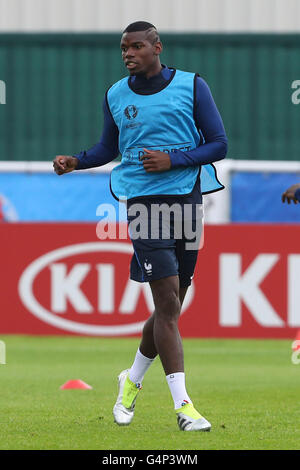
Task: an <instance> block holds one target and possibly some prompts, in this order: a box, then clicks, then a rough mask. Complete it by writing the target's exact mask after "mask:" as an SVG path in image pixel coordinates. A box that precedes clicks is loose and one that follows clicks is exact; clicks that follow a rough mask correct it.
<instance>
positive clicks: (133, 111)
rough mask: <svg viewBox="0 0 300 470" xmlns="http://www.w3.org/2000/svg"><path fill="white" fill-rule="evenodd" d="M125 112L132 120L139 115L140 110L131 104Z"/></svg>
mask: <svg viewBox="0 0 300 470" xmlns="http://www.w3.org/2000/svg"><path fill="white" fill-rule="evenodd" d="M124 114H125V116H126V117H127V119H129V121H130V120H131V119H134V118H136V117H137V114H138V110H137V108H136V107H135V106H134V105H133V104H130V105H129V106H127V108H125V110H124Z"/></svg>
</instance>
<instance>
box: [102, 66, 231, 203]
mask: <svg viewBox="0 0 300 470" xmlns="http://www.w3.org/2000/svg"><path fill="white" fill-rule="evenodd" d="M194 79H195V74H193V73H190V72H183V71H181V70H176V71H175V72H174V76H173V79H172V80H171V81H170V83H169V84H168V85H167V86H166V87H165V88H164V89H162V90H161V91H159V92H158V93H154V94H151V95H140V94H137V93H135V92H134V91H132V90H131V88H130V87H129V84H128V77H126V78H124V79H122V80H120V81H118V82H117V83H115V84H114V85H113V86H112V87H111V88H110V89H109V90H108V92H107V101H108V105H109V108H110V111H111V113H112V116H113V119H114V121H115V123H116V125H117V127H118V129H119V150H120V153H121V155H122V160H121V163H120V165H118V166H117V167H116V168H114V169H113V171H112V173H111V190H112V193H113V195H114V196H115V197H116V198H117V199H124V198H126V199H131V198H133V197H141V196H150V195H184V194H190V193H191V192H192V190H193V187H194V185H195V182H196V179H197V174H198V171H199V167H198V166H196V167H195V166H194V167H183V168H174V169H172V168H171V169H170V170H168V171H163V172H155V173H147V172H146V171H145V170H144V167H143V162H142V161H141V160H140V158H141V156H142V155H144V153H145V152H144V150H143V149H144V148H147V149H150V150H160V151H162V152H167V153H170V152H172V151H174V150H175V149H177V150H182V151H188V150H192V149H194V148H196V147H197V146H198V145H199V144H200V140H201V138H200V135H199V132H198V130H197V128H196V125H195V121H194V116H193V111H194ZM222 188H223V186H222V185H221V184H220V183H219V181H218V180H217V177H216V171H215V168H214V166H213V165H202V167H201V191H202V193H206V192H213V191H216V190H218V189H222Z"/></svg>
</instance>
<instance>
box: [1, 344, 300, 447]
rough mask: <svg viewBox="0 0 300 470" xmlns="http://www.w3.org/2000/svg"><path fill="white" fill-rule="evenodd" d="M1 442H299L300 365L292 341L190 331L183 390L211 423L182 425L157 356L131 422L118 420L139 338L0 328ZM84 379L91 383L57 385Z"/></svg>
mask: <svg viewBox="0 0 300 470" xmlns="http://www.w3.org/2000/svg"><path fill="white" fill-rule="evenodd" d="M0 339H1V340H3V341H5V343H6V361H7V364H6V365H0V383H1V387H0V400H1V413H0V449H61V450H62V449H87V450H88V449H102V450H103V449H105V450H133V449H145V450H175V449H178V450H199V449H299V442H300V427H299V422H300V407H299V385H300V365H293V364H292V362H291V353H292V350H291V343H292V342H291V341H287V340H210V339H185V340H184V341H183V342H184V350H185V369H186V381H187V390H188V393H189V394H190V396H191V398H192V400H193V402H194V404H195V406H196V407H197V408H198V410H199V411H200V412H201V413H202V414H203V415H204V416H205V417H206V418H207V419H208V420H209V421H210V422H211V423H212V426H213V427H212V430H211V432H210V433H199V432H198V433H195V432H194V433H192V432H191V433H189V432H182V431H179V429H178V427H177V423H176V418H175V414H174V411H173V401H172V399H171V395H170V392H169V389H168V387H167V383H166V380H165V377H164V374H163V370H162V367H161V364H160V361H159V359H156V361H155V363H154V364H153V365H152V367H151V369H150V370H149V371H148V373H147V375H146V377H145V379H144V383H143V390H142V391H141V393H140V396H139V397H138V400H137V405H136V414H135V417H134V420H133V422H132V423H131V425H130V426H128V427H118V426H117V425H116V424H115V423H114V422H113V416H112V408H113V405H114V402H115V399H116V395H117V380H116V377H117V375H118V373H119V372H120V371H121V370H122V369H125V368H127V367H129V366H130V365H131V363H132V360H133V358H134V355H135V351H136V349H137V347H138V344H139V340H138V339H136V338H130V339H128V338H126V339H125V338H121V339H115V338H114V339H108V338H86V337H81V338H80V337H30V336H1V338H0ZM70 379H82V380H84V381H85V382H87V383H88V384H90V385H91V386H92V387H93V390H60V388H59V387H60V385H62V384H63V383H64V382H66V381H67V380H70Z"/></svg>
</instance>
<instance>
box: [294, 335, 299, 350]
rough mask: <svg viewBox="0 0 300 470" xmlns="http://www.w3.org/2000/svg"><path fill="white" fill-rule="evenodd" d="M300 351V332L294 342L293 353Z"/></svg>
mask: <svg viewBox="0 0 300 470" xmlns="http://www.w3.org/2000/svg"><path fill="white" fill-rule="evenodd" d="M298 349H300V330H298V331H297V334H296V338H295V340H294V342H293V351H298Z"/></svg>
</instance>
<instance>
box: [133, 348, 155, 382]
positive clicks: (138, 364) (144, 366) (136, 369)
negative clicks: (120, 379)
mask: <svg viewBox="0 0 300 470" xmlns="http://www.w3.org/2000/svg"><path fill="white" fill-rule="evenodd" d="M154 359H155V357H154V358H153V359H151V358H150V357H146V356H144V355H143V354H142V353H141V352H140V350H139V349H138V350H137V352H136V355H135V359H134V362H133V364H132V366H131V369H130V371H129V379H130V380H131V382H133V383H141V382H142V380H143V378H144V375H145V374H146V372H147V370H148V369H149V367H150V366H151V364H152V362H153V361H154Z"/></svg>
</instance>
